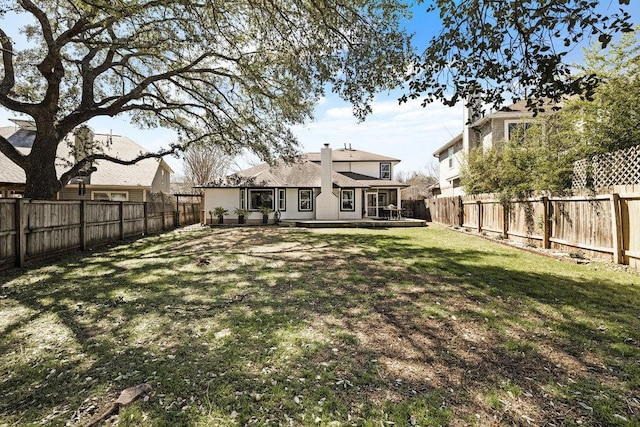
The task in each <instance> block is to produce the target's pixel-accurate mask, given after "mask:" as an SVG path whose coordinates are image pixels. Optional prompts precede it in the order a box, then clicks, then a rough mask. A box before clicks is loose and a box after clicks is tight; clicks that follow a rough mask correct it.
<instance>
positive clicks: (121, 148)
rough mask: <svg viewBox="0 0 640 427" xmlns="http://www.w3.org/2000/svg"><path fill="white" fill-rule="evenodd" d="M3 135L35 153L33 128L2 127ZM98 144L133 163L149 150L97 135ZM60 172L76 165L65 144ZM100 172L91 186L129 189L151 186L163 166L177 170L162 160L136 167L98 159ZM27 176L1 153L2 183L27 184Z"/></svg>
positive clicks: (60, 151) (25, 151) (58, 166)
mask: <svg viewBox="0 0 640 427" xmlns="http://www.w3.org/2000/svg"><path fill="white" fill-rule="evenodd" d="M0 135H2V136H3V137H4V138H6V139H7V140H8V141H9V142H10V143H11V144H12V145H14V146H15V147H16V148H18V150H19V151H20V152H22V153H23V154H28V153H29V152H30V151H31V146H32V145H33V141H34V139H35V131H34V130H30V129H22V128H18V129H16V127H15V126H7V127H1V128H0ZM65 140H66V141H69V142H70V141H72V140H73V136H72V135H67V136H66V137H65ZM94 141H95V142H96V144H97V146H100V147H102V149H101V150H102V152H104V153H105V154H108V155H110V156H113V157H117V158H119V159H122V160H132V159H134V158H135V157H137V156H138V155H140V154H144V153H148V152H149V151H148V150H147V149H145V148H144V147H142V146H141V145H139V144H137V143H135V142H134V141H132V140H131V139H129V138H127V137H125V136H120V135H106V134H96V135H95V136H94ZM56 154H57V160H56V171H57V173H58V176H60V175H62V174H63V173H64V172H65V171H66V170H68V169H69V167H70V162H73V150H72V149H71V147H70V146H69V144H66V143H65V141H63V142H61V143H60V145H59V146H58V151H57V153H56ZM94 166H95V167H96V171H95V172H93V173H92V174H91V176H90V180H89V184H90V185H103V186H127V187H151V185H152V183H153V180H154V178H155V176H156V173H157V171H158V168H159V167H162V168H163V169H165V170H166V171H167V172H168V173H173V170H171V168H170V167H169V165H168V164H166V163H165V162H164V161H163V160H161V159H153V158H151V159H144V160H142V161H140V162H138V163H136V164H134V165H120V164H117V163H113V162H109V161H107V160H98V161H96V162H95V163H94ZM25 181H26V177H25V174H24V171H23V170H22V168H20V167H19V166H18V165H16V164H15V163H13V162H12V161H11V160H9V159H8V158H7V157H6V156H5V155H3V154H2V153H0V182H6V183H21V184H23V183H25Z"/></svg>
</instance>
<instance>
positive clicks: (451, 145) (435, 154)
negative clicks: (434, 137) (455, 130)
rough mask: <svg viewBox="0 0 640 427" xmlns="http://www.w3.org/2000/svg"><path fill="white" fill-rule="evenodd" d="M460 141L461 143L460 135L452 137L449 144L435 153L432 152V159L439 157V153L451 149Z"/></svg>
mask: <svg viewBox="0 0 640 427" xmlns="http://www.w3.org/2000/svg"><path fill="white" fill-rule="evenodd" d="M461 141H462V133H460V134H458V135H456V136H454V137H453V138H452V139H451V140H450V141H449V142H447V143H446V144H444V145H443V146H442V147H440V148H438V149H437V150H436V151H434V152H433V156H434V157H439V156H440V153H442V152H443V151H445V150H448V149H449V147H453V146H454V145H456V143H458V142H461Z"/></svg>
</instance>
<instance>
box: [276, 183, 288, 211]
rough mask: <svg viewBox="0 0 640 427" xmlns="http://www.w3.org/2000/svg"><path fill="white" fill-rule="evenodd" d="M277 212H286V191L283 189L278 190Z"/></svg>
mask: <svg viewBox="0 0 640 427" xmlns="http://www.w3.org/2000/svg"><path fill="white" fill-rule="evenodd" d="M278 210H279V211H286V210H287V190H285V189H284V188H279V189H278Z"/></svg>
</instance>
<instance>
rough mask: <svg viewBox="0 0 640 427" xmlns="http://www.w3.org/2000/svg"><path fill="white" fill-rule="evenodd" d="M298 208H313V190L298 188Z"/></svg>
mask: <svg viewBox="0 0 640 427" xmlns="http://www.w3.org/2000/svg"><path fill="white" fill-rule="evenodd" d="M298 210H299V211H312V210H313V190H298Z"/></svg>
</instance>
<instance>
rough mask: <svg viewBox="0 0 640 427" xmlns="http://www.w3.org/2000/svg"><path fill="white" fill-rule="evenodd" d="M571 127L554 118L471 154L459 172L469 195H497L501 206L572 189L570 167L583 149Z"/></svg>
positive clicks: (547, 117)
mask: <svg viewBox="0 0 640 427" xmlns="http://www.w3.org/2000/svg"><path fill="white" fill-rule="evenodd" d="M574 126H575V125H574V123H571V122H567V121H565V117H563V116H561V115H558V114H553V115H549V116H545V117H540V118H538V119H536V120H535V121H534V122H533V123H532V124H531V125H530V126H529V127H527V128H526V129H524V128H520V129H518V130H516V132H514V133H513V134H512V135H510V138H509V140H507V141H503V142H502V143H501V144H499V145H498V146H494V147H491V148H489V149H487V150H483V149H482V147H477V148H475V149H474V150H472V151H471V152H470V154H469V155H468V157H467V159H466V161H465V162H464V166H463V168H462V172H461V184H462V186H463V188H464V189H465V191H466V192H467V193H468V194H482V193H498V194H499V195H500V198H501V200H503V201H504V202H506V201H509V200H512V199H514V198H523V197H530V196H532V195H533V194H535V193H543V192H545V193H562V192H563V191H565V190H566V189H567V188H569V187H570V186H571V179H572V176H573V163H574V162H575V161H576V160H577V159H579V157H580V156H581V153H582V147H581V146H579V145H576V144H575V143H574V139H573V138H572V135H573V127H574Z"/></svg>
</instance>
